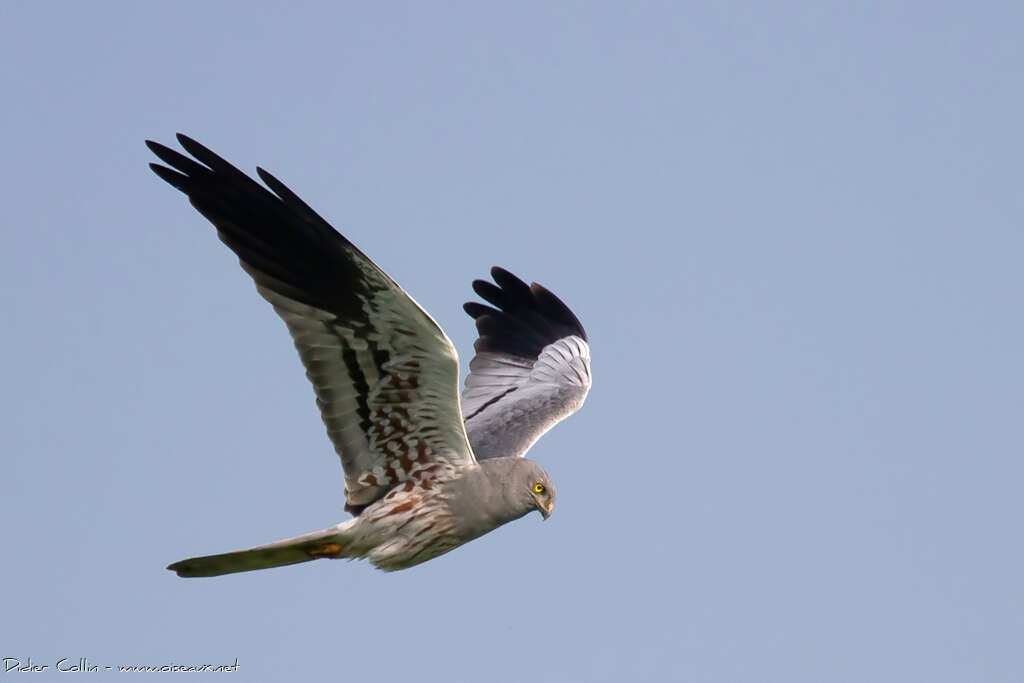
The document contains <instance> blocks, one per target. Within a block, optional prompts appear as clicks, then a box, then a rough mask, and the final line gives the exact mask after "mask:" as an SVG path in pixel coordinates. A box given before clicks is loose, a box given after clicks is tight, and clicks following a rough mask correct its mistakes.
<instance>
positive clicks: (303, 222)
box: [147, 136, 590, 577]
mask: <svg viewBox="0 0 1024 683" xmlns="http://www.w3.org/2000/svg"><path fill="white" fill-rule="evenodd" d="M178 139H179V141H180V142H181V143H182V145H183V146H184V147H185V149H186V150H187V151H189V152H190V153H191V154H192V155H193V156H194V157H195V158H196V159H198V160H199V161H200V162H202V164H199V163H196V161H193V160H192V159H190V158H188V157H185V156H183V155H182V154H180V153H178V152H175V151H174V150H171V149H169V148H167V147H164V146H163V145H160V144H158V143H153V142H147V144H148V145H149V147H150V149H152V150H153V151H154V152H155V153H156V155H157V156H158V157H160V158H161V159H162V160H163V161H164V162H166V163H168V164H169V165H170V166H172V167H173V170H172V169H171V168H167V167H164V166H160V165H157V164H151V166H152V168H153V170H154V171H155V172H156V173H157V174H158V175H159V176H160V177H161V178H163V179H164V180H166V181H167V182H168V183H170V184H171V185H173V186H175V187H176V188H178V189H180V190H181V191H183V192H185V193H186V194H187V195H188V196H189V199H190V200H191V202H192V204H193V205H194V206H195V207H196V208H197V209H198V210H199V211H200V212H201V213H202V214H203V215H204V216H206V217H207V218H208V219H209V220H210V221H211V222H212V223H213V224H214V225H215V226H216V227H217V230H218V234H219V235H220V238H221V240H222V241H224V242H225V243H226V244H227V245H228V246H229V247H230V248H231V249H232V250H233V251H234V252H235V253H236V254H238V256H239V259H240V261H241V265H242V267H243V268H244V269H245V270H246V271H247V272H248V273H249V274H250V275H251V276H252V277H253V279H254V280H255V282H256V287H257V290H258V291H259V292H260V294H261V295H263V297H264V298H266V299H267V300H268V301H269V302H270V303H271V304H272V305H273V306H274V309H275V310H276V311H277V313H278V315H280V316H281V318H282V319H283V320H284V321H285V323H286V324H287V326H288V329H289V332H290V333H291V335H292V338H293V340H294V341H295V346H296V348H297V350H298V351H299V355H300V357H301V359H302V361H303V364H304V365H305V367H306V375H307V376H308V377H309V379H310V381H311V382H312V383H313V386H314V389H315V390H316V394H317V405H318V406H319V407H320V411H321V416H322V418H323V421H324V424H325V425H326V427H327V432H328V436H329V437H330V438H331V441H332V442H333V443H334V445H335V450H336V451H337V452H338V455H339V456H340V457H341V461H342V466H343V468H344V470H345V497H346V508H347V509H349V510H350V511H351V512H353V513H354V514H355V515H356V516H355V517H354V518H353V519H350V520H347V521H345V522H342V523H340V524H338V525H336V526H333V527H329V528H327V529H324V530H322V531H316V532H313V533H309V534H304V535H302V536H298V537H295V538H291V539H286V540H283V541H278V542H276V543H271V544H268V545H263V546H258V547H255V548H250V549H248V550H240V551H235V552H230V553H223V554H220V555H209V556H205V557H195V558H190V559H187V560H182V561H181V562H176V563H174V564H172V565H170V567H169V569H172V570H174V571H176V572H177V573H178V574H179V575H180V576H188V577H194V576H215V575H219V574H226V573H233V572H239V571H248V570H252V569H264V568H268V567H276V566H282V565H287V564H295V563H298V562H305V561H308V560H313V559H318V558H335V559H336V558H367V559H369V560H370V561H371V562H372V563H373V564H374V565H376V566H377V567H379V568H381V569H385V570H396V569H405V568H408V567H411V566H414V565H416V564H419V563H421V562H425V561H427V560H429V559H432V558H434V557H437V556H439V555H441V554H444V553H446V552H448V551H449V550H452V549H453V548H456V547H458V546H460V545H462V544H464V543H466V542H468V541H470V540H473V539H474V538H477V537H479V536H481V535H483V534H485V533H487V532H489V531H491V530H493V529H495V528H497V527H498V526H501V525H502V524H505V523H507V522H510V521H512V520H515V519H518V518H519V517H522V516H523V515H525V514H527V513H528V512H530V511H532V510H538V511H539V512H540V513H541V514H542V515H543V516H544V517H545V518H547V517H548V515H549V514H550V513H551V510H552V507H553V506H554V500H555V487H554V485H553V484H552V482H551V480H550V478H549V477H548V475H547V473H546V472H545V471H544V469H543V468H542V467H541V466H540V465H539V464H537V463H536V462H534V461H532V460H528V459H526V458H524V457H522V456H523V454H524V453H525V452H526V450H528V449H529V447H530V446H531V445H532V444H533V443H534V442H535V441H536V440H537V439H538V438H539V437H540V436H541V435H542V434H543V433H544V432H545V431H547V430H548V429H550V428H551V427H552V426H553V425H554V424H556V423H557V422H558V421H560V420H561V419H563V418H564V417H566V416H567V415H569V414H571V413H573V412H575V411H576V410H577V409H578V408H579V406H580V405H582V403H583V400H584V398H585V397H586V394H587V391H588V390H589V388H590V352H589V346H588V345H587V341H586V333H585V332H584V331H583V328H582V326H581V325H580V323H579V321H578V320H577V319H576V317H575V316H574V315H573V314H572V312H571V311H570V310H569V309H568V308H567V307H566V306H565V304H563V303H562V302H561V301H560V300H559V299H558V298H557V297H555V296H554V295H553V294H551V293H550V292H549V291H547V290H546V289H544V288H543V287H540V286H539V285H536V284H533V285H529V286H527V285H526V284H525V283H523V282H522V281H521V280H519V279H518V278H516V277H515V276H514V275H512V274H511V273H508V272H507V271H505V270H503V269H500V268H494V269H492V271H491V273H492V276H493V277H494V279H495V282H496V285H495V284H491V283H489V282H484V281H480V280H478V281H476V282H474V284H473V286H474V289H475V290H476V292H477V293H478V294H479V295H480V296H481V297H483V298H484V299H485V300H487V301H488V302H489V303H491V304H492V305H494V306H495V307H496V308H490V307H488V306H484V305H482V304H479V303H468V304H466V306H465V308H466V311H467V313H469V314H470V315H471V316H472V317H473V318H475V319H476V322H477V328H478V331H479V333H480V337H479V339H478V340H477V342H476V344H475V348H476V351H477V355H476V356H475V357H474V358H473V361H472V362H471V363H470V375H469V377H468V378H467V380H466V392H465V394H464V395H463V397H462V405H461V408H460V403H459V399H458V388H457V379H458V358H457V356H456V354H455V350H454V348H453V347H452V345H451V342H450V341H449V340H448V338H447V337H446V336H445V334H444V332H443V331H441V329H440V327H438V326H437V324H436V323H435V322H434V321H433V319H431V318H430V316H429V315H428V314H427V313H426V312H425V311H424V310H423V309H422V308H420V307H419V305H418V304H416V302H415V301H413V300H412V299H411V298H410V297H409V296H408V295H407V294H406V293H405V292H404V291H403V290H402V289H401V288H400V287H398V285H397V284H395V283H394V281H393V280H391V278H390V277H388V276H387V275H386V274H385V273H384V272H383V271H381V270H380V269H379V268H378V267H377V266H376V265H375V264H374V263H373V262H372V261H370V259H368V258H367V257H366V256H365V255H364V254H362V253H361V252H360V251H359V250H358V249H356V248H355V247H354V246H353V245H352V244H351V243H350V242H348V240H346V239H345V238H344V237H342V236H341V235H340V234H339V233H338V232H337V231H335V230H334V229H333V228H331V226H330V225H329V224H327V222H326V221H324V220H323V219H322V218H320V216H318V215H317V214H316V213H314V212H313V211H312V209H310V208H309V207H308V206H307V205H306V204H305V203H304V202H302V200H301V199H299V198H298V197H297V196H296V195H295V194H294V193H292V192H291V191H290V190H288V188H286V187H285V186H284V185H283V184H282V183H281V182H280V181H278V180H277V179H276V178H274V177H273V176H271V175H270V174H269V173H266V172H265V171H263V170H262V169H258V171H259V175H260V177H261V178H262V179H263V181H264V182H265V183H266V184H267V186H268V187H269V188H270V189H271V190H272V191H273V192H268V191H267V189H266V188H264V187H262V186H260V185H258V184H257V183H255V182H254V181H253V180H251V179H250V178H249V177H248V176H246V175H245V174H243V173H241V172H240V171H238V170H237V169H235V168H234V167H233V166H231V165H230V164H228V163H227V162H226V161H224V160H223V159H221V158H220V157H218V156H217V155H215V154H214V153H213V152H211V151H210V150H208V149H206V148H205V147H203V146H202V145H200V144H198V143H197V142H195V141H193V140H191V139H189V138H187V137H185V136H178ZM464 415H465V420H464V419H463V416H464ZM471 444H472V445H471Z"/></svg>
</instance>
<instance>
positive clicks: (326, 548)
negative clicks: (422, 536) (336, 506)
mask: <svg viewBox="0 0 1024 683" xmlns="http://www.w3.org/2000/svg"><path fill="white" fill-rule="evenodd" d="M349 521H354V520H349ZM346 524H347V523H343V524H339V525H338V526H332V527H331V528H329V529H323V530H321V531H314V532H312V533H309V534H303V535H302V536H296V537H295V538H286V539H285V540H283V541H277V542H276V543H268V544H267V545H260V546H256V547H255V548H249V549H248V550H236V551H234V552H231V553H221V554H220V555H206V556H205V557H190V558H188V559H187V560H181V561H180V562H175V563H174V564H172V565H169V566H168V567H167V568H168V569H170V570H171V571H174V572H177V573H178V576H184V577H186V578H193V577H197V576H220V575H221V574H234V573H235V572H248V571H252V570H254V569H269V568H270V567H283V566H285V565H288V564H298V563H300V562H309V561H310V560H316V559H319V558H321V557H330V558H340V557H348V555H347V554H346V553H345V545H346V543H347V540H348V539H347V536H346V534H345V533H344V532H345V527H346Z"/></svg>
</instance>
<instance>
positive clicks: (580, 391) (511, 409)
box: [462, 267, 590, 460]
mask: <svg viewBox="0 0 1024 683" xmlns="http://www.w3.org/2000/svg"><path fill="white" fill-rule="evenodd" d="M491 277H493V278H494V282H495V283H497V285H494V284H491V283H490V282H486V281H484V280H476V281H475V282H473V290H474V291H475V292H476V293H477V294H479V295H480V297H481V298H483V299H484V300H485V301H487V302H488V303H490V304H493V305H494V306H495V308H491V307H489V306H485V305H483V304H480V303H476V302H470V303H467V304H466V305H465V306H464V308H465V309H466V313H468V314H469V315H471V316H472V317H473V318H475V319H476V329H477V332H478V333H479V338H478V339H477V340H476V342H475V343H474V344H473V348H474V349H476V356H474V357H473V360H472V361H471V362H470V364H469V370H470V372H469V376H468V377H467V378H466V389H465V391H464V392H463V393H462V413H463V415H465V417H466V432H467V433H468V434H469V442H470V444H472V446H473V452H474V453H475V454H476V457H477V459H479V460H483V459H485V458H499V457H503V456H513V455H517V456H521V455H524V454H525V453H526V451H528V450H529V449H530V446H532V445H533V442H534V441H536V440H537V439H539V438H540V437H541V436H542V435H543V434H544V432H546V431H548V430H549V429H551V428H552V427H554V426H555V424H557V423H558V422H560V421H561V420H563V419H564V418H566V417H568V416H569V415H571V414H573V413H574V412H576V411H577V410H579V408H580V406H581V405H583V401H584V399H586V397H587V392H588V391H590V346H589V345H588V344H587V333H586V332H584V330H583V325H581V324H580V321H579V320H578V319H577V318H576V316H575V315H573V312H572V311H570V310H569V307H568V306H566V305H565V304H564V303H562V301H561V300H560V299H559V298H558V297H556V296H555V295H554V294H552V293H551V292H549V291H548V290H547V289H545V288H544V287H541V286H540V285H538V284H537V283H533V284H531V285H529V286H527V285H526V283H524V282H523V281H522V280H520V279H519V278H517V277H516V276H515V275H513V274H512V273H510V272H508V271H507V270H504V269H502V268H497V267H495V268H492V269H491Z"/></svg>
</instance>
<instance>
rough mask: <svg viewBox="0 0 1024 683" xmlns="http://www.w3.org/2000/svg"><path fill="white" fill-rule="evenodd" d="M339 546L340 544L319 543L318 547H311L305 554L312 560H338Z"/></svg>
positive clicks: (339, 555)
mask: <svg viewBox="0 0 1024 683" xmlns="http://www.w3.org/2000/svg"><path fill="white" fill-rule="evenodd" d="M341 549H342V547H341V544H340V543H321V544H320V545H317V546H313V547H312V548H310V549H309V550H307V551H306V552H307V553H309V556H310V557H312V558H313V559H317V558H320V557H330V558H332V559H338V558H340V557H341V556H342V555H341Z"/></svg>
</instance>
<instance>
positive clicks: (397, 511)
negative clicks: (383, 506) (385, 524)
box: [384, 500, 416, 517]
mask: <svg viewBox="0 0 1024 683" xmlns="http://www.w3.org/2000/svg"><path fill="white" fill-rule="evenodd" d="M415 505H416V501H414V500H410V501H409V502H407V503H402V504H401V505H396V506H395V507H393V508H391V509H390V510H388V512H387V514H385V515H384V516H385V517H390V516H391V515H397V514H400V513H402V512H408V511H409V510H412V508H413V506H415Z"/></svg>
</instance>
